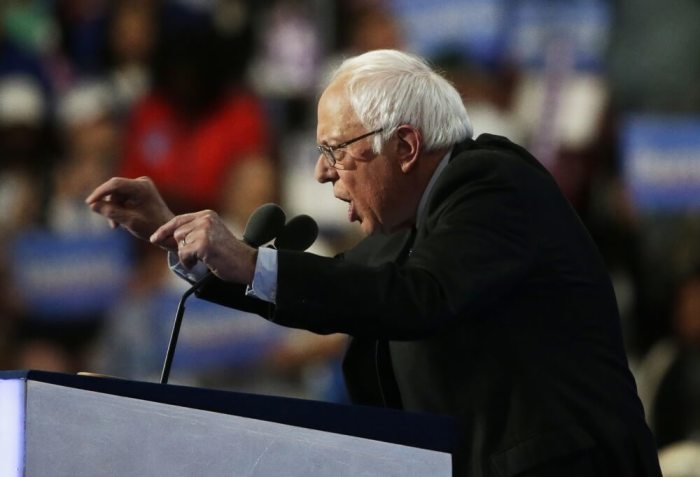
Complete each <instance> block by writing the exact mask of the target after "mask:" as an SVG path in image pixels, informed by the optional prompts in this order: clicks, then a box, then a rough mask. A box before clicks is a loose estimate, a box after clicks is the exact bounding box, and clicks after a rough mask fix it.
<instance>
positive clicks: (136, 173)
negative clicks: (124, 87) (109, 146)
mask: <svg viewBox="0 0 700 477" xmlns="http://www.w3.org/2000/svg"><path fill="white" fill-rule="evenodd" d="M236 63H237V60H236V58H235V54H233V53H232V52H231V50H230V49H229V48H226V49H224V48H223V47H222V44H221V43H220V41H218V40H217V38H216V37H214V36H213V35H211V34H210V33H208V32H201V31H196V32H184V33H183V32H179V33H178V34H175V35H172V36H169V37H168V38H167V39H166V40H165V41H164V42H163V43H162V47H161V49H160V53H159V55H158V56H157V58H156V62H155V75H154V79H155V84H154V88H153V90H152V91H151V92H150V93H149V94H148V95H146V97H144V98H143V99H142V100H141V101H140V102H139V103H138V104H137V105H136V106H135V108H134V110H133V112H132V115H131V117H130V119H129V121H128V123H127V130H126V139H125V154H124V158H123V162H122V164H121V167H120V168H119V173H120V175H123V176H125V177H140V176H149V177H150V178H151V179H152V180H153V181H154V182H155V183H156V184H157V185H158V187H159V189H160V190H161V191H162V192H163V195H164V196H165V197H166V198H167V200H169V201H170V203H172V204H174V207H175V208H176V209H179V210H180V211H188V210H196V209H202V208H212V209H224V210H228V211H229V215H230V216H231V219H232V220H233V221H234V222H244V221H245V218H246V217H248V215H249V213H250V212H251V211H252V210H253V209H254V208H255V207H257V206H258V205H259V204H260V203H263V202H267V201H270V200H272V196H273V190H274V177H273V172H272V167H271V165H270V161H269V158H268V150H269V141H268V131H267V122H266V119H265V114H264V111H263V108H262V104H261V102H260V101H259V99H258V98H257V97H256V96H255V95H254V94H253V93H252V92H249V91H247V90H246V89H245V88H244V87H243V86H241V85H240V83H241V81H236V78H239V77H240V76H241V75H240V71H232V70H234V69H235V68H236ZM239 70H240V66H239Z"/></svg>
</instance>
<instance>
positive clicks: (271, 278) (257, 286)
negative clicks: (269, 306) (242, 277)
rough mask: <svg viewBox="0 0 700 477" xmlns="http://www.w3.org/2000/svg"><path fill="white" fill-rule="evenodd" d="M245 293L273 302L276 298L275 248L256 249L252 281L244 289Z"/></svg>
mask: <svg viewBox="0 0 700 477" xmlns="http://www.w3.org/2000/svg"><path fill="white" fill-rule="evenodd" d="M245 293H246V295H247V296H252V297H254V298H257V299H259V300H264V301H267V302H270V303H275V300H276V299H277V250H274V249H272V248H267V247H260V248H259V249H258V259H257V261H256V263H255V275H254V276H253V283H252V285H250V286H249V287H248V288H247V289H246V292H245Z"/></svg>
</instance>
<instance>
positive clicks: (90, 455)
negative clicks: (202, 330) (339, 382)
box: [0, 371, 457, 477]
mask: <svg viewBox="0 0 700 477" xmlns="http://www.w3.org/2000/svg"><path fill="white" fill-rule="evenodd" d="M456 440H457V434H456V427H455V424H454V422H453V421H452V420H451V419H449V418H446V417H438V416H428V415H422V414H411V413H405V412H399V411H390V410H384V409H375V408H368V407H362V406H345V405H338V404H330V403H322V402H314V401H305V400H300V399H289V398H280V397H272V396H257V395H251V394H241V393H233V392H227V391H217V390H209V389H200V388H192V387H185V386H175V385H162V384H154V383H145V382H134V381H127V380H121V379H112V378H97V377H88V376H74V375H66V374H58V373H49V372H41V371H4V372H0V476H3V477H15V476H30V477H44V476H47V477H48V476H51V477H54V476H71V477H79V476H90V477H95V476H120V477H121V476H139V477H142V476H207V477H216V476H229V477H230V476H260V477H274V476H285V477H295V476H298V477H309V476H332V477H341V476H352V477H356V476H377V477H380V476H381V477H387V476H401V477H407V476H408V477H410V476H416V477H418V476H421V477H423V476H427V475H429V476H431V477H441V476H449V475H451V451H452V450H454V446H455V442H456Z"/></svg>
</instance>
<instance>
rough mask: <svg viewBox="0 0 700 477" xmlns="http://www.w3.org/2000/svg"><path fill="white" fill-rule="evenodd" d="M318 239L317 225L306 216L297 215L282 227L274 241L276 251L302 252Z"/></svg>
mask: <svg viewBox="0 0 700 477" xmlns="http://www.w3.org/2000/svg"><path fill="white" fill-rule="evenodd" d="M316 237H318V224H316V221H315V220H314V219H312V218H311V217H309V216H308V215H297V216H296V217H294V218H293V219H291V220H290V221H289V222H287V224H286V225H285V226H284V228H283V229H282V231H281V232H280V233H279V235H278V236H277V238H276V239H275V248H276V249H277V250H298V251H304V250H306V249H307V248H309V247H310V246H311V245H312V244H313V243H314V242H315V241H316Z"/></svg>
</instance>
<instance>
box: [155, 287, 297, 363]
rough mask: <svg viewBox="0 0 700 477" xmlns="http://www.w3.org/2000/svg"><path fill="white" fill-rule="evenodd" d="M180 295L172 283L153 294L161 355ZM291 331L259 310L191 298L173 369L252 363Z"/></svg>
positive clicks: (157, 342)
mask: <svg viewBox="0 0 700 477" xmlns="http://www.w3.org/2000/svg"><path fill="white" fill-rule="evenodd" d="M182 291H184V290H182ZM181 295H182V293H181V292H180V291H179V290H178V291H176V290H173V289H172V288H169V289H167V290H163V291H162V292H161V293H159V294H157V295H155V296H154V297H153V300H152V302H151V303H152V304H151V307H150V311H151V316H152V321H151V324H152V325H153V327H154V328H153V335H152V337H153V348H154V349H158V348H161V347H162V356H165V348H166V346H167V343H168V340H169V338H170V332H171V329H172V325H173V320H174V317H175V311H176V309H177V304H178V302H179V301H180V297H181ZM287 333H288V330H287V329H286V328H283V327H281V326H276V325H274V324H272V323H270V322H268V321H266V320H263V319H261V318H260V317H259V316H257V315H252V314H250V313H245V312H242V311H238V310H234V309H232V308H227V307H224V306H221V305H216V304H214V303H210V302H207V301H204V300H200V299H197V298H194V297H193V298H191V299H190V300H188V301H187V304H186V310H185V316H184V318H183V321H182V329H181V331H180V335H179V339H178V343H177V350H176V352H175V358H174V360H173V371H180V372H197V371H203V370H208V369H211V368H214V369H216V368H220V367H224V366H227V367H230V366H233V367H247V366H253V365H255V364H256V363H259V362H261V360H262V359H263V358H264V357H266V356H267V355H268V354H269V353H270V351H271V350H273V349H274V348H275V347H276V346H278V345H279V343H280V342H281V341H282V340H283V339H284V337H285V336H286V334H287Z"/></svg>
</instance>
